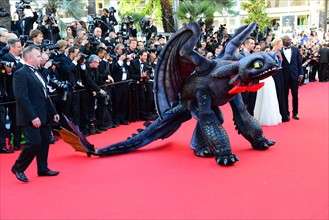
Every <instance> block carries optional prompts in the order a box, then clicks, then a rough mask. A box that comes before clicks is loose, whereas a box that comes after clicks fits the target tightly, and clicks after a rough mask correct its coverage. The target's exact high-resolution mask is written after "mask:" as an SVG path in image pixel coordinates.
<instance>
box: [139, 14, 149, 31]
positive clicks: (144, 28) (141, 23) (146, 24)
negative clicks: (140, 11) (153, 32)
mask: <svg viewBox="0 0 329 220" xmlns="http://www.w3.org/2000/svg"><path fill="white" fill-rule="evenodd" d="M150 26H151V21H150V19H147V18H145V17H143V18H141V19H140V20H139V27H140V28H141V30H142V33H143V34H146V32H147V29H149V28H150Z"/></svg>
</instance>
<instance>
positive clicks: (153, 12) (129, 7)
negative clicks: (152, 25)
mask: <svg viewBox="0 0 329 220" xmlns="http://www.w3.org/2000/svg"><path fill="white" fill-rule="evenodd" d="M118 11H119V17H120V18H123V17H125V16H127V15H130V16H132V17H133V19H134V22H135V24H137V23H138V22H139V20H140V19H141V18H143V17H152V18H154V19H156V20H157V21H161V16H162V12H161V4H160V0H148V1H145V3H143V4H141V1H140V0H135V1H131V0H121V1H120V3H119V5H118ZM158 24H159V23H158ZM137 27H139V26H138V25H137Z"/></svg>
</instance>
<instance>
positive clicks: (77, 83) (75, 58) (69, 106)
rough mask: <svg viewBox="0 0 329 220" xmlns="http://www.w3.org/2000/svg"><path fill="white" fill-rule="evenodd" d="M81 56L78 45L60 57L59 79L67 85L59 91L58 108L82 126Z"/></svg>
mask: <svg viewBox="0 0 329 220" xmlns="http://www.w3.org/2000/svg"><path fill="white" fill-rule="evenodd" d="M81 57H82V54H81V53H80V51H79V48H78V47H76V46H73V47H70V48H69V49H68V51H67V54H65V55H63V56H61V57H60V59H59V62H60V65H59V68H58V73H59V79H58V80H59V81H61V82H63V83H65V86H63V87H62V88H63V89H60V90H59V91H58V93H59V96H60V100H59V108H58V110H59V111H61V113H63V114H65V115H66V116H67V117H69V118H71V119H72V120H73V122H74V123H75V124H76V125H78V126H80V93H79V92H77V90H79V89H81V88H82V87H81V69H80V64H81V63H80V61H81ZM82 61H83V60H82Z"/></svg>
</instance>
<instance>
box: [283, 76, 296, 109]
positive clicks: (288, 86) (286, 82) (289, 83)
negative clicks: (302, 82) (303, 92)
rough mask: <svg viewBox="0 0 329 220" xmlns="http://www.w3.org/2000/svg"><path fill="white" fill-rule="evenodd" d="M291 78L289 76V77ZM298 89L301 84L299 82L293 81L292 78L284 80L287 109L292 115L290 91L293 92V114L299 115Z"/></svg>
mask: <svg viewBox="0 0 329 220" xmlns="http://www.w3.org/2000/svg"><path fill="white" fill-rule="evenodd" d="M288 77H289V76H288ZM298 87H299V83H298V80H293V79H291V77H289V78H285V80H284V97H285V105H286V108H287V111H286V112H287V113H288V115H290V112H289V101H288V100H289V98H288V97H289V89H290V90H291V95H292V114H293V115H297V114H298Z"/></svg>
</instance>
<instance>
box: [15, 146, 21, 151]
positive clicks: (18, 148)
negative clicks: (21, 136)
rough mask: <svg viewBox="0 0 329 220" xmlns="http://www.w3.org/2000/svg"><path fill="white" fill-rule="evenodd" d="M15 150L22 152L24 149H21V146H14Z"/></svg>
mask: <svg viewBox="0 0 329 220" xmlns="http://www.w3.org/2000/svg"><path fill="white" fill-rule="evenodd" d="M14 149H15V150H21V149H22V148H21V146H14Z"/></svg>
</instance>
